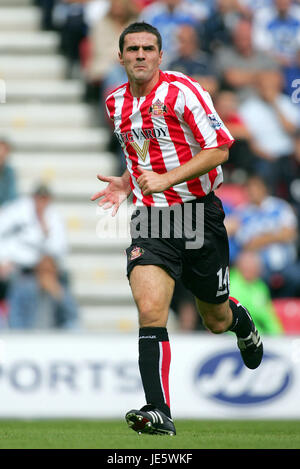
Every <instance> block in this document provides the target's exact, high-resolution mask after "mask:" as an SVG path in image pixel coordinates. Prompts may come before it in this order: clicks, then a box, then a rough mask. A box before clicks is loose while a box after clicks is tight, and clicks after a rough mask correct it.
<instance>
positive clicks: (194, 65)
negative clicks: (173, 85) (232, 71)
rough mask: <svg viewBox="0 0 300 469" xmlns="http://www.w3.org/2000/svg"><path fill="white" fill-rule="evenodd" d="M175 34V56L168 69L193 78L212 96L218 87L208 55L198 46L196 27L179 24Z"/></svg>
mask: <svg viewBox="0 0 300 469" xmlns="http://www.w3.org/2000/svg"><path fill="white" fill-rule="evenodd" d="M176 36H177V41H178V51H177V57H176V58H175V59H174V60H173V61H172V62H171V63H170V64H169V65H168V69H169V70H176V71H178V72H182V73H184V74H185V75H188V76H190V77H192V78H194V79H195V80H197V81H198V82H199V83H200V85H202V86H203V87H204V88H205V89H206V90H207V91H208V92H209V93H210V95H212V96H214V95H215V93H216V91H217V87H218V82H217V80H216V77H215V70H214V67H213V65H212V61H211V58H210V57H209V55H208V54H206V53H205V52H203V51H201V49H200V47H199V41H198V35H197V31H196V29H195V28H194V27H193V26H191V25H183V26H180V27H179V28H178V32H177V35H176Z"/></svg>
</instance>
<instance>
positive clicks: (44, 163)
mask: <svg viewBox="0 0 300 469" xmlns="http://www.w3.org/2000/svg"><path fill="white" fill-rule="evenodd" d="M40 24H41V11H40V9H39V8H38V7H36V6H33V4H32V2H31V1H30V0H0V59H1V60H0V78H1V79H2V80H5V83H6V91H7V95H6V103H5V107H4V106H3V108H2V112H1V114H0V134H1V135H4V136H5V137H7V138H9V140H10V141H11V143H12V146H13V152H12V155H11V164H12V165H13V166H14V167H15V168H16V171H17V174H18V179H19V189H20V192H21V193H22V194H28V193H29V192H30V191H31V190H32V187H33V186H34V184H35V183H36V182H37V181H43V182H44V183H47V184H49V185H50V187H51V189H52V191H53V193H54V196H55V203H56V206H57V207H58V209H59V210H60V211H61V213H62V214H63V216H64V219H65V220H66V224H67V228H68V235H69V244H70V252H69V255H68V257H67V259H66V268H67V270H68V271H69V273H70V278H71V282H72V290H73V292H74V294H75V296H76V299H77V302H78V303H79V306H80V316H81V324H82V328H83V329H87V330H94V331H95V330H109V329H111V330H121V331H122V330H126V331H127V330H130V329H131V328H134V327H135V326H136V310H135V305H134V304H133V300H132V298H131V295H130V289H129V286H128V282H127V279H126V276H125V275H124V265H125V255H124V248H125V247H126V246H127V245H128V240H127V239H126V238H123V239H120V240H117V239H112V240H110V239H109V238H103V237H102V238H101V237H100V238H99V237H98V236H97V233H96V228H97V226H98V224H99V223H100V225H101V223H102V221H101V220H102V219H101V217H100V216H99V214H97V208H96V206H95V204H93V203H92V202H90V196H91V195H92V194H93V193H94V192H95V191H98V190H100V188H101V185H100V183H99V181H98V180H97V179H96V175H97V173H98V172H100V171H101V172H102V173H103V174H113V173H114V172H115V168H116V159H115V156H114V155H113V154H110V153H109V152H107V151H106V146H107V142H108V138H109V135H108V131H107V129H103V128H99V126H98V124H96V122H97V120H96V119H95V116H94V114H93V108H92V107H90V106H89V105H88V104H86V103H85V102H84V100H83V94H84V84H83V82H81V81H80V80H77V79H66V78H65V77H66V59H65V58H64V57H63V56H62V55H60V54H59V53H58V42H59V40H58V35H57V33H56V32H53V31H42V30H41V28H40ZM127 218H128V213H127V210H123V211H122V210H121V211H120V215H119V217H118V220H119V221H118V222H119V223H120V222H121V223H123V222H124V223H127Z"/></svg>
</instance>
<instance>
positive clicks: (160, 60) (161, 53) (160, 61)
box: [159, 50, 163, 65]
mask: <svg viewBox="0 0 300 469" xmlns="http://www.w3.org/2000/svg"><path fill="white" fill-rule="evenodd" d="M162 59H163V51H162V50H161V51H160V53H159V65H160V64H161V63H162Z"/></svg>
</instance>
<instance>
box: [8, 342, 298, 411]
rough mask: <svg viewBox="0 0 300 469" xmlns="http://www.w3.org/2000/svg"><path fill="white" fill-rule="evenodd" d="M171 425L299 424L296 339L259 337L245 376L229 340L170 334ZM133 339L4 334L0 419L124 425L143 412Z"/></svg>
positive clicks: (236, 352)
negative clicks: (257, 358)
mask: <svg viewBox="0 0 300 469" xmlns="http://www.w3.org/2000/svg"><path fill="white" fill-rule="evenodd" d="M171 340H172V342H171V346H172V363H171V374H170V390H171V403H172V407H173V416H174V418H193V419H196V418H197V419H198V418H201V419H205V418H207V419H240V418H245V419H268V418H270V419H275V418H276V419H278V418H288V419H291V418H297V419H298V418H300V400H299V391H300V337H298V336H289V337H288V336H284V337H276V338H275V337H265V338H264V345H265V356H264V360H263V362H262V364H261V366H260V367H259V368H258V369H257V370H255V371H251V370H248V369H246V368H245V367H244V366H243V364H242V362H241V359H240V355H239V352H238V350H237V347H236V345H235V340H236V339H235V337H234V336H233V335H231V334H228V335H225V336H212V335H208V334H203V333H202V334H201V333H199V334H172V337H171ZM137 350H138V349H137V340H136V336H135V335H134V334H128V335H127V334H121V335H99V334H95V335H94V334H80V333H78V334H76V333H75V334H74V333H72V334H56V333H55V334H41V333H36V334H32V333H30V334H24V333H20V334H15V333H14V334H7V335H2V338H1V340H0V395H1V400H0V418H123V417H124V413H125V411H127V410H128V409H130V408H136V407H140V406H142V405H144V395H143V390H142V386H141V381H140V377H139V372H138V366H137Z"/></svg>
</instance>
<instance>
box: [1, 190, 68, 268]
mask: <svg viewBox="0 0 300 469" xmlns="http://www.w3.org/2000/svg"><path fill="white" fill-rule="evenodd" d="M44 221H45V224H46V226H47V229H48V231H47V234H45V232H44V231H43V229H42V227H41V225H40V222H39V220H38V218H37V216H36V211H35V205H34V199H33V198H31V197H24V198H21V199H17V200H16V201H14V202H11V203H9V204H7V205H5V206H3V208H2V209H1V211H0V263H2V262H12V263H13V264H15V265H16V266H18V267H20V268H33V267H34V266H35V265H36V264H37V263H38V262H39V260H40V259H41V258H42V256H44V255H49V256H51V257H53V258H54V259H55V260H56V261H58V262H62V260H63V257H64V255H65V254H66V252H67V239H66V233H65V228H64V224H63V222H62V220H61V218H60V216H59V214H58V213H57V211H56V209H55V208H54V206H53V205H52V204H49V205H48V206H47V207H46V209H45V212H44Z"/></svg>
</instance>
